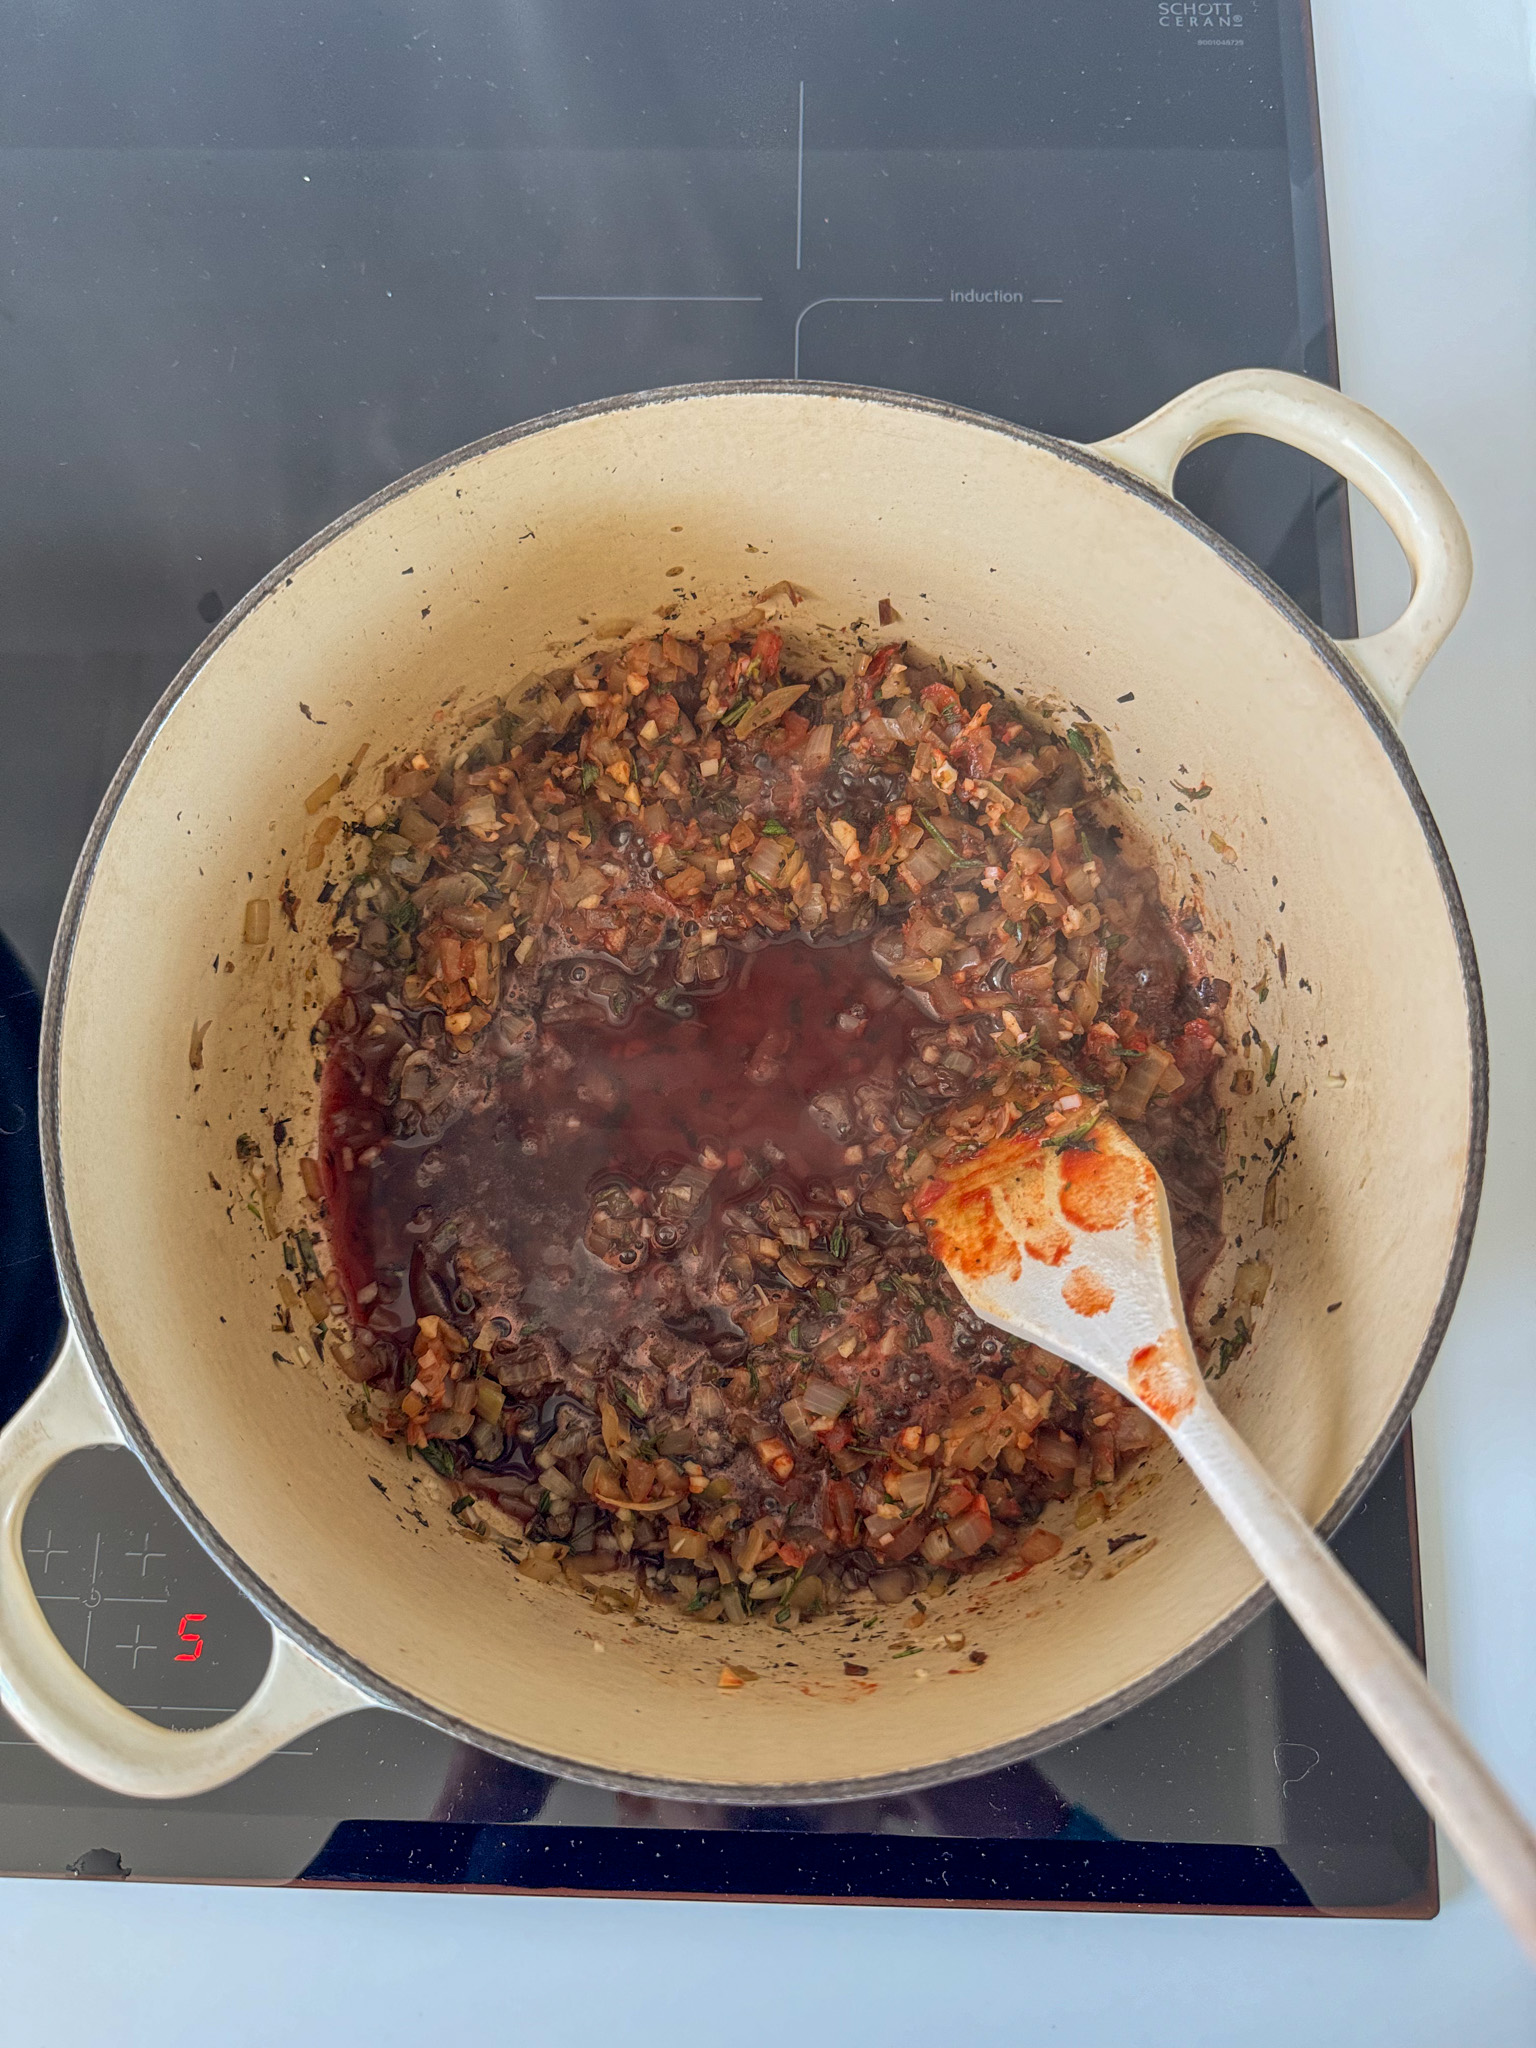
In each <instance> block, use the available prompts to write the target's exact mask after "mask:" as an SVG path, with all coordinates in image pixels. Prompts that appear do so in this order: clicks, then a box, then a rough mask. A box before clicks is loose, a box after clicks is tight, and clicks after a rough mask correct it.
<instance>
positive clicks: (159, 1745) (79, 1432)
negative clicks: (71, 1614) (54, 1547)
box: [0, 1331, 376, 1799]
mask: <svg viewBox="0 0 1536 2048" xmlns="http://www.w3.org/2000/svg"><path fill="white" fill-rule="evenodd" d="M122 1442H123V1433H122V1431H121V1430H120V1429H119V1427H118V1425H117V1421H116V1418H115V1417H114V1416H113V1414H112V1412H111V1410H110V1409H109V1408H108V1407H107V1404H106V1401H105V1399H104V1398H103V1396H102V1393H101V1390H100V1388H99V1387H98V1386H97V1384H96V1382H95V1380H94V1378H93V1377H92V1375H91V1370H90V1367H89V1366H88V1365H87V1364H86V1362H85V1356H84V1353H83V1352H82V1351H81V1349H80V1344H79V1340H78V1339H77V1338H76V1336H75V1334H74V1332H73V1331H70V1333H69V1334H68V1335H67V1336H66V1337H65V1339H64V1343H63V1345H62V1346H61V1348H60V1350H59V1353H58V1355H57V1357H56V1358H55V1360H54V1362H53V1365H52V1367H51V1369H50V1370H49V1373H48V1376H47V1378H46V1379H45V1380H44V1381H43V1383H42V1385H41V1386H40V1387H39V1388H38V1390H37V1392H36V1393H35V1394H34V1395H33V1396H32V1398H31V1400H30V1401H28V1402H27V1404H26V1406H25V1407H24V1408H23V1409H22V1410H21V1411H20V1413H19V1414H18V1415H16V1416H15V1417H14V1418H13V1419H12V1421H11V1422H10V1423H9V1424H8V1425H7V1427H6V1428H5V1430H4V1431H3V1432H0V1704H3V1705H4V1707H5V1709H6V1711H7V1713H9V1714H10V1716H11V1718H12V1719H13V1720H14V1721H16V1722H17V1723H18V1725H19V1726H20V1727H21V1728H22V1729H24V1730H25V1732H26V1733H27V1734H28V1735H30V1736H31V1737H32V1739H33V1740H34V1741H35V1742H37V1743H39V1744H40V1745H41V1746H42V1747H43V1748H44V1749H45V1750H47V1752H48V1754H49V1755H50V1756H52V1757H54V1758H56V1759H57V1760H58V1762H59V1763H61V1764H63V1765H65V1766H66V1767H67V1768H68V1769H69V1770H72V1771H75V1772H77V1773H78V1774H79V1776H80V1777H82V1778H89V1779H90V1780H91V1781H92V1783H93V1784H97V1785H104V1786H106V1788H107V1789H108V1790H109V1791H111V1792H120V1793H122V1794H123V1795H124V1797H126V1798H129V1799H185V1798H189V1797H191V1796H192V1795H193V1794H195V1793H198V1792H209V1791H212V1790H213V1788H214V1787H215V1786H218V1785H226V1784H228V1783H229V1781H230V1780H231V1779H232V1778H238V1777H239V1776H240V1775H241V1773H242V1772H244V1771H248V1770H250V1769H251V1767H252V1766H253V1765H255V1764H259V1763H260V1762H262V1760H263V1759H264V1758H266V1757H269V1756H270V1755H271V1754H272V1753H273V1751H274V1750H277V1749H281V1748H282V1746H283V1745H284V1743H286V1742H289V1741H291V1740H292V1738H293V1737H294V1736H296V1735H302V1734H303V1733H304V1731H305V1730H306V1729H309V1728H316V1727H318V1726H319V1725H320V1723H321V1722H322V1721H332V1720H334V1719H335V1718H336V1717H337V1716H338V1715H339V1714H350V1713H353V1712H355V1711H356V1709H358V1708H359V1707H367V1706H373V1705H375V1704H376V1702H375V1701H373V1700H371V1699H370V1698H369V1697H368V1695H367V1694H366V1693H363V1692H360V1691H359V1690H358V1688H357V1687H356V1686H355V1685H351V1684H349V1683H348V1681H347V1680H346V1679H344V1678H337V1677H336V1676H334V1675H333V1673H331V1672H329V1671H327V1670H326V1669H325V1668H324V1666H323V1665H321V1664H318V1663H316V1661H315V1659H314V1658H313V1657H311V1656H310V1655H309V1653H308V1651H306V1650H302V1649H300V1648H299V1646H298V1645H297V1644H296V1643H294V1642H292V1641H291V1640H290V1639H289V1638H288V1637H287V1636H284V1635H280V1634H279V1633H278V1632H277V1630H275V1629H274V1630H273V1632H272V1657H271V1661H270V1662H269V1664H268V1665H267V1669H266V1675H265V1676H264V1677H263V1679H262V1681H261V1684H260V1685H259V1686H258V1687H257V1688H256V1691H255V1692H254V1693H253V1694H252V1696H251V1698H250V1699H248V1700H247V1701H246V1703H245V1705H244V1706H243V1707H241V1708H240V1709H239V1711H238V1712H237V1713H235V1714H233V1715H231V1716H230V1718H229V1719H228V1720H227V1721H220V1722H218V1723H216V1724H215V1725H214V1726H213V1727H211V1728H198V1729H193V1730H191V1731H188V1732H182V1731H180V1730H177V1729H171V1728H158V1727H156V1726H155V1725H154V1723H153V1722H151V1721H145V1720H143V1719H141V1718H140V1716H139V1715H137V1714H135V1713H134V1712H133V1711H132V1710H131V1709H130V1708H128V1707H124V1706H120V1705H119V1704H118V1702H117V1701H116V1700H114V1699H113V1698H112V1697H111V1695H110V1694H108V1693H105V1692H103V1691H102V1690H101V1688H100V1686H98V1685H97V1684H96V1683H95V1681H94V1680H93V1679H91V1678H88V1677H87V1676H86V1674H85V1672H83V1671H82V1670H81V1668H80V1666H79V1665H78V1664H76V1662H75V1660H74V1659H73V1657H71V1656H70V1654H69V1652H68V1651H67V1650H66V1649H65V1648H64V1646H63V1644H62V1643H61V1642H60V1641H59V1639H58V1637H57V1636H56V1635H55V1634H54V1632H53V1630H52V1629H51V1628H50V1627H49V1625H48V1619H47V1617H46V1615H45V1614H44V1613H43V1610H42V1607H41V1606H40V1605H39V1603H38V1599H37V1595H36V1594H35V1593H34V1592H33V1590H32V1581H31V1579H30V1578H29V1576H28V1574H27V1567H26V1560H25V1558H24V1557H23V1555H22V1548H21V1528H22V1522H23V1520H24V1519H25V1516H26V1512H27V1505H28V1503H29V1502H30V1500H31V1498H32V1496H33V1494H34V1493H35V1492H36V1491H37V1488H38V1485H39V1483H40V1482H41V1480H42V1479H43V1478H44V1476H45V1475H46V1474H47V1473H48V1472H50V1471H51V1470H52V1469H53V1467H54V1466H55V1465H57V1464H58V1462H59V1460H60V1459H61V1458H65V1457H68V1455H69V1453H70V1452H71V1451H78V1450H86V1449H89V1448H90V1447H91V1446H93V1445H97V1444H121V1443H122Z"/></svg>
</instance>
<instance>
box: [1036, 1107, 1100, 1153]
mask: <svg viewBox="0 0 1536 2048" xmlns="http://www.w3.org/2000/svg"><path fill="white" fill-rule="evenodd" d="M1103 1114H1104V1112H1103V1110H1102V1109H1096V1110H1095V1111H1094V1112H1093V1114H1092V1116H1090V1117H1089V1118H1088V1120H1087V1122H1086V1123H1080V1124H1074V1125H1073V1126H1072V1128H1071V1130H1069V1131H1052V1133H1051V1135H1050V1136H1049V1137H1048V1138H1042V1139H1041V1140H1040V1143H1041V1144H1042V1145H1043V1146H1045V1147H1046V1148H1047V1149H1048V1150H1049V1151H1052V1152H1095V1151H1097V1150H1098V1147H1097V1146H1096V1145H1095V1144H1094V1143H1093V1142H1092V1138H1091V1135H1090V1134H1091V1133H1092V1130H1093V1127H1094V1125H1095V1124H1096V1123H1097V1122H1098V1120H1099V1118H1100V1117H1101V1116H1102V1115H1103Z"/></svg>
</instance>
